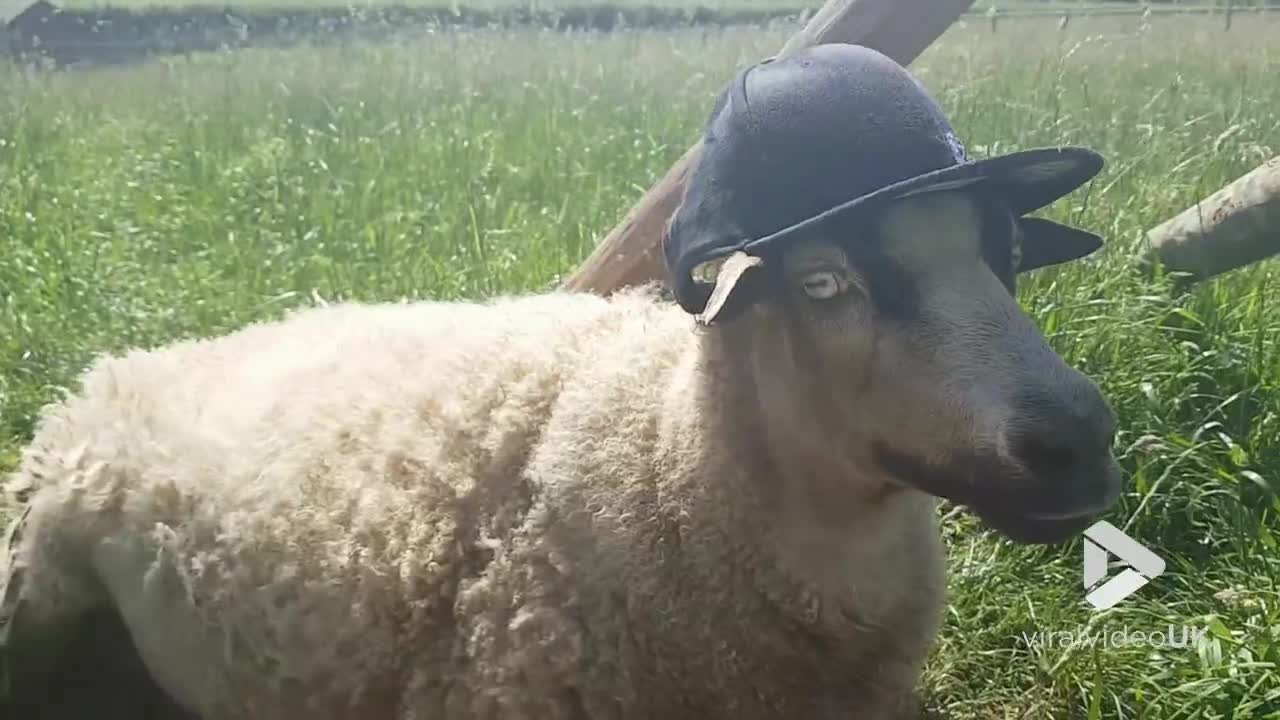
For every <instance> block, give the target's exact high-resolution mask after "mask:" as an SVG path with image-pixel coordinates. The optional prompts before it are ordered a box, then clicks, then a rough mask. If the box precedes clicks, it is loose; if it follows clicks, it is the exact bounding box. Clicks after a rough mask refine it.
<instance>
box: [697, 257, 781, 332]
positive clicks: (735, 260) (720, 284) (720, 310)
mask: <svg viewBox="0 0 1280 720" xmlns="http://www.w3.org/2000/svg"><path fill="white" fill-rule="evenodd" d="M763 266H764V260H763V259H762V258H760V257H758V256H756V255H748V254H746V253H744V252H742V251H738V252H735V253H734V254H732V255H730V256H729V257H727V258H725V260H724V262H723V263H720V266H719V269H718V271H717V272H716V276H715V278H716V279H715V282H716V286H715V289H714V290H712V291H711V297H709V298H707V305H706V307H705V308H704V309H703V310H702V312H701V313H699V314H698V316H697V320H698V322H699V323H701V324H703V325H710V324H712V323H714V322H715V321H716V319H717V318H720V317H724V316H727V315H729V314H732V313H726V312H725V310H726V308H727V307H728V306H729V305H730V300H732V299H733V298H734V297H735V293H734V291H735V290H738V293H737V295H738V296H741V295H742V294H743V293H745V292H746V290H745V289H740V288H742V286H743V285H745V283H743V282H742V281H743V279H744V278H745V277H746V276H747V274H748V273H750V272H751V270H753V269H754V268H758V267H763ZM734 305H738V306H741V305H743V304H742V303H734Z"/></svg>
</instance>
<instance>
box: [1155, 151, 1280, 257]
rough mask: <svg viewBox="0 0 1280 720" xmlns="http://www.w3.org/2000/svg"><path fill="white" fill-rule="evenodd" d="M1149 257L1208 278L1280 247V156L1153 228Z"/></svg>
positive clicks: (1274, 252) (1271, 252)
mask: <svg viewBox="0 0 1280 720" xmlns="http://www.w3.org/2000/svg"><path fill="white" fill-rule="evenodd" d="M1147 242H1148V244H1147V245H1146V246H1145V248H1144V254H1145V256H1144V258H1143V259H1144V260H1145V261H1146V262H1148V263H1149V262H1151V261H1154V260H1159V262H1160V264H1161V265H1163V266H1164V268H1165V269H1166V270H1171V271H1177V272H1184V273H1188V275H1189V278H1188V280H1190V281H1196V280H1204V279H1207V278H1211V277H1213V276H1215V275H1221V274H1222V273H1225V272H1227V271H1229V270H1234V269H1236V268H1239V267H1243V266H1245V265H1248V264H1250V263H1254V262H1257V261H1259V260H1262V259H1265V258H1268V257H1271V256H1272V255H1275V254H1276V253H1280V156H1277V157H1274V158H1272V159H1271V160H1268V161H1267V162H1265V163H1263V164H1262V165H1260V166H1258V167H1257V168H1254V169H1253V170H1252V171H1250V172H1248V173H1246V174H1245V175H1243V176H1241V177H1239V178H1237V179H1236V180H1234V181H1233V182H1231V183H1230V184H1229V185H1227V186H1226V187H1224V188H1222V189H1221V190H1219V191H1217V192H1215V193H1213V194H1212V195H1210V196H1209V197H1207V198H1205V199H1204V200H1201V201H1200V202H1198V203H1196V204H1194V205H1192V206H1191V207H1189V208H1187V209H1186V210H1184V211H1182V212H1181V213H1179V214H1177V215H1175V216H1174V217H1172V218H1170V219H1168V220H1166V221H1165V222H1163V223H1161V224H1160V225H1158V226H1156V227H1155V228H1153V229H1151V230H1150V231H1148V232H1147Z"/></svg>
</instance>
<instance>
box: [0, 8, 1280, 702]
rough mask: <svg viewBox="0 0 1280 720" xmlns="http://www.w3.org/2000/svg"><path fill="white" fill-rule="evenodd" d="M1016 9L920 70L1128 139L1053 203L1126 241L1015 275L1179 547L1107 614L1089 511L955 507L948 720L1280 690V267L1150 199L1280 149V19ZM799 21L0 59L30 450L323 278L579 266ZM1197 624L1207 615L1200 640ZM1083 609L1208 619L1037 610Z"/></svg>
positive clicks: (1195, 190)
mask: <svg viewBox="0 0 1280 720" xmlns="http://www.w3.org/2000/svg"><path fill="white" fill-rule="evenodd" d="M1007 27H1012V26H1007ZM1007 27H1002V28H1001V30H1000V32H998V33H995V34H991V32H990V29H989V28H988V27H987V26H986V25H985V24H983V23H980V22H979V23H971V24H969V25H968V26H965V25H963V24H962V25H959V26H957V27H955V28H954V29H953V30H952V31H950V32H949V33H948V35H946V36H945V37H944V38H943V39H942V41H941V42H939V44H937V45H936V46H934V47H933V48H931V49H930V50H929V51H928V52H927V54H926V55H925V56H924V57H923V58H921V60H920V61H919V62H918V63H917V64H916V66H915V67H916V68H917V70H918V71H919V72H920V74H921V76H922V78H923V79H924V81H925V82H926V84H927V85H928V86H929V87H930V88H931V89H932V90H933V91H934V92H935V94H936V95H937V96H938V98H939V99H940V101H941V102H942V103H943V104H944V105H945V106H946V108H947V109H948V110H949V112H950V113H951V116H952V118H953V120H954V121H955V123H956V125H957V126H958V128H959V130H960V133H961V135H962V137H963V138H964V139H965V140H966V141H967V143H968V145H969V147H970V150H971V151H973V152H974V153H975V154H977V155H980V156H981V155H987V154H991V153H996V152H1002V151H1005V150H1009V149H1013V148H1021V147H1030V146H1036V145H1052V144H1065V143H1078V144H1086V145H1090V146H1093V147H1095V148H1097V149H1099V150H1101V151H1102V152H1104V153H1105V154H1106V155H1107V157H1108V159H1109V165H1108V167H1107V168H1106V170H1104V172H1103V174H1102V175H1101V176H1100V178H1099V179H1098V180H1097V181H1096V182H1095V183H1094V184H1093V186H1092V187H1091V188H1090V189H1089V190H1088V191H1087V192H1085V191H1082V192H1080V193H1077V194H1076V195H1073V196H1072V197H1071V198H1070V199H1069V200H1068V201H1064V202H1062V203H1060V204H1058V205H1056V206H1054V207H1053V208H1052V210H1051V211H1050V215H1051V216H1053V217H1057V218H1060V219H1069V220H1071V221H1074V222H1076V223H1079V224H1082V225H1084V226H1086V227H1090V228H1093V229H1096V230H1099V231H1101V232H1103V233H1104V234H1105V235H1106V236H1107V237H1108V239H1109V245H1108V247H1107V248H1106V249H1105V250H1104V251H1102V252H1100V253H1099V254H1098V256H1097V257H1095V258H1093V259H1091V260H1089V261H1087V262H1083V263H1079V264H1076V265H1073V266H1068V267H1064V268H1061V269H1056V270H1049V271H1044V272H1041V273H1040V274H1038V275H1036V276H1033V277H1031V278H1029V280H1028V281H1027V282H1026V283H1025V285H1024V287H1023V288H1022V289H1021V292H1020V296H1021V299H1022V301H1023V303H1024V305H1025V307H1026V308H1027V310H1028V311H1029V312H1031V313H1032V314H1033V316H1034V318H1035V319H1036V320H1037V321H1038V323H1039V324H1040V326H1041V328H1042V329H1043V330H1044V331H1045V332H1046V333H1047V335H1048V337H1049V338H1050V341H1051V343H1052V345H1053V346H1054V347H1055V348H1056V349H1058V350H1059V351H1060V352H1062V353H1063V354H1064V355H1065V356H1066V357H1067V358H1068V359H1069V360H1070V361H1071V362H1073V363H1075V364H1076V365H1077V366H1079V367H1080V368H1082V369H1083V370H1084V371H1086V372H1087V373H1089V374H1090V375H1092V376H1093V377H1095V378H1097V379H1098V380H1099V381H1100V382H1101V384H1102V387H1103V389H1104V390H1105V392H1106V393H1107V394H1108V396H1109V397H1110V399H1111V401H1112V403H1113V405H1114V406H1115V408H1116V410H1117V412H1118V414H1119V416H1120V419H1121V432H1120V435H1119V437H1118V439H1117V442H1116V451H1117V453H1118V454H1119V456H1120V457H1121V459H1122V462H1123V464H1124V467H1125V469H1126V474H1127V478H1128V486H1127V493H1126V495H1125V497H1124V498H1123V501H1122V503H1121V505H1120V506H1119V507H1117V508H1116V509H1115V510H1114V511H1113V512H1112V513H1110V514H1109V515H1108V519H1110V520H1111V521H1112V522H1114V523H1115V524H1116V525H1117V526H1120V527H1122V528H1123V529H1125V530H1126V531H1128V532H1130V533H1131V534H1132V535H1133V536H1134V537H1136V538H1137V539H1138V540H1139V541H1141V542H1142V543H1144V544H1146V545H1148V546H1149V547H1151V548H1152V549H1153V550H1155V551H1156V552H1157V553H1159V554H1160V555H1161V556H1162V557H1164V558H1165V559H1166V560H1167V562H1168V564H1169V570H1168V572H1167V573H1166V574H1165V575H1164V576H1162V577H1160V578H1158V579H1157V580H1156V581H1155V582H1153V583H1152V584H1150V585H1148V586H1147V587H1145V588H1143V589H1142V590H1140V591H1139V592H1138V594H1137V595H1135V596H1134V597H1132V598H1129V599H1128V600H1126V601H1125V602H1123V603H1122V604H1120V605H1119V606H1118V607H1117V608H1115V609H1113V610H1112V611H1108V612H1106V613H1094V612H1092V610H1091V609H1090V608H1089V607H1088V606H1087V605H1086V604H1085V603H1084V602H1083V601H1082V590H1081V587H1080V577H1081V576H1080V572H1081V571H1080V554H1081V546H1080V541H1078V540H1077V541H1073V542H1071V543H1068V544H1065V545H1062V546H1055V547H1049V548H1026V547H1019V546H1015V545H1012V544H1010V543H1008V542H1005V541H1002V540H1000V539H998V538H996V537H995V536H993V535H992V534H991V533H989V532H987V531H986V530H984V529H983V528H982V527H981V526H980V525H978V524H977V523H976V522H975V521H974V520H973V519H972V518H971V517H970V516H968V515H967V514H965V513H963V512H956V511H954V510H953V509H951V508H948V513H947V516H946V524H945V527H946V532H947V537H948V542H949V547H950V558H949V562H950V565H949V571H950V593H951V597H950V600H951V608H950V612H949V614H948V617H947V621H946V624H945V627H944V629H943V634H942V637H941V639H940V642H939V645H938V647H937V649H936V652H935V653H934V655H933V657H932V659H931V662H930V664H929V668H928V672H927V675H926V678H925V688H924V689H925V693H926V695H927V697H928V698H929V703H930V706H931V707H932V708H933V710H934V711H935V712H936V714H937V715H938V717H942V718H948V719H950V720H994V719H997V718H998V719H1004V718H1028V719H1040V718H1054V719H1056V718H1064V719H1074V718H1126V719H1131V718H1148V719H1154V720H1210V719H1216V718H1224V719H1225V718H1232V719H1235V720H1243V719H1245V718H1251V719H1253V718H1259V719H1260V718H1269V719H1271V720H1275V719H1276V718H1280V547H1278V546H1277V539H1278V538H1280V520H1278V518H1280V496H1278V491H1280V326H1278V325H1276V324H1275V323H1272V322H1269V321H1268V320H1267V318H1268V317H1270V316H1271V313H1272V312H1273V311H1274V308H1275V307H1276V303H1277V302H1278V301H1280V278H1278V277H1277V274H1276V273H1277V269H1276V265H1275V264H1274V263H1263V264H1260V265H1257V266H1254V267H1252V268H1248V269H1246V270H1243V271H1239V272H1236V273H1233V274H1231V275H1227V276H1224V277H1222V278H1220V279H1218V280H1216V281H1213V282H1209V283H1205V284H1202V285H1200V286H1197V287H1196V288H1194V289H1193V291H1192V292H1190V293H1187V294H1180V293H1176V292H1172V291H1171V290H1170V288H1169V283H1168V280H1167V278H1160V277H1155V278H1150V277H1147V276H1145V275H1144V274H1142V273H1140V272H1138V270H1137V269H1136V267H1135V264H1134V263H1133V262H1132V257H1133V253H1134V252H1135V248H1136V246H1137V243H1138V242H1139V240H1140V236H1141V231H1142V230H1143V229H1144V228H1147V227H1150V226H1153V225H1154V224H1156V223H1157V222H1158V221H1160V220H1162V219H1164V218H1165V217H1167V216H1169V215H1171V214H1172V213H1174V212H1176V211H1179V210H1181V209H1182V208H1184V207H1185V206H1187V205H1188V204H1189V203H1191V202H1193V201H1194V200H1195V199H1196V198H1197V197H1200V196H1202V195H1204V194H1207V193H1208V192H1211V191H1212V190H1215V189H1217V188H1218V187H1219V186H1221V185H1222V184H1223V183H1224V182H1226V181H1227V180H1229V179H1231V178H1233V177H1235V176H1237V175H1239V174H1240V173H1242V172H1244V171H1246V170H1248V169H1250V168H1252V167H1254V166H1255V165H1257V164H1259V163H1260V162H1262V161H1264V160H1266V159H1267V158H1269V157H1272V156H1274V155H1277V154H1280V83H1278V82H1276V77H1277V74H1278V71H1280V46H1277V45H1276V43H1275V40H1274V39H1275V38H1276V37H1280V18H1272V19H1268V18H1257V19H1253V18H1250V19H1249V20H1248V22H1243V21H1242V22H1238V23H1237V25H1236V27H1235V28H1234V29H1233V30H1232V31H1231V32H1230V33H1227V34H1224V33H1223V32H1222V30H1221V25H1220V22H1218V21H1212V20H1194V19H1188V18H1182V19H1168V18H1161V19H1158V20H1157V21H1155V22H1154V23H1153V24H1152V25H1150V26H1143V25H1142V24H1141V22H1140V21H1139V20H1138V19H1136V18H1134V19H1107V20H1104V19H1094V20H1089V21H1074V22H1072V23H1071V24H1070V25H1069V26H1068V27H1067V28H1066V29H1065V30H1059V29H1058V27H1057V24H1056V23H1055V22H1052V21H1048V22H1039V21H1037V22H1031V21H1024V22H1023V23H1020V24H1018V25H1017V26H1016V28H1017V29H1016V32H1015V31H1013V30H1011V29H1007ZM786 33H787V29H786V28H774V29H768V30H764V29H738V30H729V31H717V32H710V31H702V30H691V31H687V32H670V33H648V32H632V33H626V34H617V35H599V34H592V35H581V36H575V37H572V38H565V37H562V36H558V35H555V34H552V33H534V32H523V33H511V34H498V33H487V32H474V33H457V34H439V35H433V36H429V37H425V38H422V39H420V40H418V41H414V42H405V43H403V44H399V45H380V46H376V47H330V48H322V49H316V48H309V49H308V48H303V49H292V50H287V51H269V50H250V51H244V52H240V53H233V54H225V55H215V54H210V55H203V56H195V57H193V58H191V59H190V60H187V59H177V60H172V61H163V62H153V63H150V64H147V65H142V66H138V67H132V68H114V69H105V70H94V71H84V72H77V73H58V74H35V73H29V72H25V71H20V70H18V69H16V68H3V69H0V471H4V470H8V469H11V468H12V467H13V466H14V464H15V463H16V460H17V456H18V453H19V450H20V447H21V445H22V443H23V442H24V441H25V440H26V439H27V438H29V436H30V433H31V430H32V422H33V419H34V418H35V416H36V413H37V410H38V408H39V407H40V405H41V404H42V403H45V402H48V401H50V400H51V399H53V398H54V397H56V395H57V393H58V392H60V389H61V388H64V387H69V386H71V385H72V384H73V383H74V379H75V376H76V373H77V372H78V371H79V369H80V368H82V367H83V366H84V364H85V363H86V362H87V361H88V360H89V359H90V357H91V356H92V354H94V353H98V352H104V351H112V350H118V349H121V348H124V347H126V346H133V345H155V344H157V343H162V342H165V341H169V340H172V339H175V338H182V337H190V336H196V335H206V334H210V333H217V332H221V331H225V330H228V329H231V328H234V327H238V326H240V325H242V324H244V323H247V322H250V321H253V320H257V319H262V318H267V317H273V316H277V315H279V314H280V313H281V312H283V311H285V310H286V309H287V308H291V307H297V306H301V305H305V304H309V303H312V302H316V301H319V300H321V299H323V300H328V301H332V300H335V299H339V298H361V299H367V300H394V299H399V298H405V297H434V298H459V297H485V296H492V295H494V294H498V293H506V292H519V291H529V290H537V289H542V288H548V287H551V286H552V285H554V284H555V283H556V282H557V279H558V278H559V277H560V276H561V275H562V274H563V273H566V272H568V271H569V270H570V269H572V268H573V267H574V266H575V265H576V264H577V263H578V262H579V261H580V260H581V259H582V258H583V257H585V255H586V253H588V252H589V250H590V248H591V247H592V245H593V243H594V242H595V240H596V239H597V238H598V237H599V236H601V235H602V234H603V233H604V232H605V231H607V230H608V229H609V228H610V227H611V226H612V225H613V224H614V223H615V222H616V221H617V220H618V219H619V218H620V217H621V214H622V213H623V212H624V211H625V210H626V209H627V208H628V207H629V206H630V204H631V203H632V202H633V201H634V200H635V199H636V198H637V197H638V196H639V194H640V193H641V192H642V191H643V190H644V189H645V188H647V187H648V186H649V185H650V184H651V183H652V182H654V181H655V180H656V179H657V178H658V177H660V176H661V174H662V173H663V172H664V171H665V169H666V168H667V167H668V166H669V164H670V163H671V162H672V161H673V160H674V159H675V158H676V157H678V156H679V155H680V153H681V152H683V150H684V149H685V147H686V146H687V144H688V143H689V142H690V141H691V140H692V139H693V138H695V137H696V136H697V134H698V132H699V130H700V126H701V123H702V120H703V118H704V117H705V114H706V112H707V110H708V109H709V105H710V101H711V99H712V97H713V96H714V93H715V92H716V91H717V90H718V88H719V86H720V84H721V83H722V82H723V81H724V80H725V79H726V78H727V77H728V76H729V75H730V74H731V72H732V71H733V70H734V69H735V68H737V67H740V66H741V65H743V64H745V63H747V62H749V61H751V60H754V59H756V58H758V57H760V56H763V55H766V54H769V53H770V52H772V51H773V50H774V49H775V48H776V47H777V46H778V45H779V44H780V42H781V40H782V39H783V38H784V37H785V34H786ZM1184 626H1186V627H1190V628H1191V629H1192V630H1196V631H1198V630H1204V631H1206V632H1205V634H1204V636H1203V638H1202V639H1201V640H1199V641H1193V640H1189V641H1188V643H1187V646H1185V647H1181V646H1180V645H1181V644H1182V643H1181V642H1180V641H1181V639H1182V628H1183V627H1184ZM1081 630H1086V631H1088V632H1089V633H1098V634H1105V635H1106V636H1108V639H1110V638H1111V636H1112V633H1117V632H1121V631H1126V630H1127V631H1131V632H1134V633H1136V632H1142V633H1143V634H1144V637H1148V634H1149V633H1156V632H1158V633H1160V634H1161V635H1162V636H1165V635H1167V634H1171V635H1172V637H1173V639H1174V640H1175V641H1177V642H1175V643H1173V644H1172V645H1171V644H1169V643H1168V642H1165V643H1163V644H1159V643H1156V642H1154V641H1150V642H1146V643H1136V644H1130V645H1128V646H1123V647H1120V646H1115V645H1114V644H1112V645H1110V646H1107V647H1103V646H1102V641H1099V642H1098V644H1096V645H1093V646H1092V647H1091V646H1090V645H1089V644H1088V643H1085V644H1075V645H1072V646H1070V647H1063V645H1064V644H1065V643H1064V642H1063V640H1062V638H1061V636H1055V638H1054V639H1053V640H1052V641H1050V642H1049V643H1048V644H1047V645H1046V644H1045V643H1042V642H1033V641H1032V639H1033V638H1036V637H1038V638H1041V639H1042V640H1043V635H1036V633H1047V632H1079V631H1081ZM1090 637H1097V635H1091V636H1090ZM1167 639H1168V637H1166V640H1167Z"/></svg>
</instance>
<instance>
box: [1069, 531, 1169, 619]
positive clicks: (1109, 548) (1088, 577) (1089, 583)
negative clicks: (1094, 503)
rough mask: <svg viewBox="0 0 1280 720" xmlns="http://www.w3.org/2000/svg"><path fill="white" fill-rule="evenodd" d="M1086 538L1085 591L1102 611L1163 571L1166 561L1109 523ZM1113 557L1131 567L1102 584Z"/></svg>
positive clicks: (1085, 533) (1093, 603)
mask: <svg viewBox="0 0 1280 720" xmlns="http://www.w3.org/2000/svg"><path fill="white" fill-rule="evenodd" d="M1084 537H1085V540H1084V589H1085V590H1087V591H1089V592H1088V594H1087V595H1085V599H1086V600H1088V601H1089V604H1090V605H1093V606H1094V607H1095V608H1097V609H1099V610H1106V609H1107V608H1109V607H1112V606H1114V605H1115V604H1116V603H1118V602H1120V601H1121V600H1123V599H1125V598H1127V597H1129V596H1130V595H1132V594H1134V593H1135V592H1137V591H1138V588H1141V587H1142V586H1143V585H1146V584H1147V583H1149V582H1151V581H1152V580H1154V579H1156V578H1157V577H1159V576H1160V574H1161V573H1163V572H1164V568H1165V565H1164V559H1162V558H1161V557H1160V556H1159V555H1156V554H1155V553H1153V552H1151V551H1150V550H1148V549H1147V548H1145V547H1143V546H1142V545H1140V544H1139V543H1138V542H1137V541H1136V540H1134V539H1133V538H1131V537H1129V536H1128V535H1125V534H1124V533H1123V532H1121V531H1120V528H1117V527H1116V526H1115V525H1112V524H1111V523H1109V522H1107V521H1106V520H1099V521H1098V522H1097V523H1095V524H1094V525H1093V527H1090V528H1089V529H1088V530H1085V531H1084ZM1111 555H1115V556H1116V557H1118V558H1120V559H1121V560H1123V561H1124V563H1125V564H1126V565H1128V566H1129V567H1127V568H1125V569H1124V571H1123V572H1121V573H1120V574H1119V575H1117V576H1115V577H1113V578H1111V579H1110V580H1107V581H1106V582H1104V583H1101V584H1099V582H1100V581H1102V580H1105V579H1106V577H1107V558H1108V557H1110V556H1111ZM1095 585H1096V586H1097V587H1094V586H1095Z"/></svg>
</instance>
